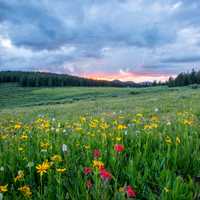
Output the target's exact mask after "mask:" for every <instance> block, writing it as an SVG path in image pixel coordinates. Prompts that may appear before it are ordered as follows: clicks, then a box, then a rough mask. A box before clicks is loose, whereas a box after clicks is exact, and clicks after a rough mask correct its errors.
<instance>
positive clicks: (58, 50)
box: [0, 0, 200, 81]
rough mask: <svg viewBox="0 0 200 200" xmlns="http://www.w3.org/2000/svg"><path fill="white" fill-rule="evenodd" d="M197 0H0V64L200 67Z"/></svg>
mask: <svg viewBox="0 0 200 200" xmlns="http://www.w3.org/2000/svg"><path fill="white" fill-rule="evenodd" d="M199 9H200V2H198V1H196V0H182V1H181V0H180V1H178V0H167V1H166V0H157V1H153V0H134V1H133V0H109V1H104V0H84V1H82V0H73V1H65V0H59V1H49V0H40V1H35V0H29V1H27V0H9V1H7V0H0V70H29V71H32V70H34V71H35V70H40V71H51V72H57V73H70V74H74V75H81V76H87V77H94V78H107V79H116V78H119V79H122V80H135V81H141V80H142V81H143V80H145V79H149V80H154V79H162V80H163V79H165V78H166V77H168V76H170V75H175V74H177V73H179V72H181V71H187V70H191V68H198V66H200V53H199V52H200V15H199Z"/></svg>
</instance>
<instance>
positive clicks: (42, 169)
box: [36, 160, 50, 176]
mask: <svg viewBox="0 0 200 200" xmlns="http://www.w3.org/2000/svg"><path fill="white" fill-rule="evenodd" d="M49 168H50V163H49V162H48V160H45V161H44V162H43V163H42V164H39V165H37V166H36V169H37V173H38V174H40V176H42V175H43V174H44V173H47V171H48V169H49Z"/></svg>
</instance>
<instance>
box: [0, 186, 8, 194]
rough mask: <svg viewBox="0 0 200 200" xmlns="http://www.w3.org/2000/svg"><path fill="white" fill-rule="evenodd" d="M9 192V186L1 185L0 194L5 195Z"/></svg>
mask: <svg viewBox="0 0 200 200" xmlns="http://www.w3.org/2000/svg"><path fill="white" fill-rule="evenodd" d="M7 191H8V185H0V193H4V192H7Z"/></svg>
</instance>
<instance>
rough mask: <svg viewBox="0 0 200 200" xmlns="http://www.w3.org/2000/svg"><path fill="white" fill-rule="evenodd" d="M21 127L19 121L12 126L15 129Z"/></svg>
mask: <svg viewBox="0 0 200 200" xmlns="http://www.w3.org/2000/svg"><path fill="white" fill-rule="evenodd" d="M21 127H22V125H21V124H19V123H17V124H15V126H14V128H15V129H20V128H21Z"/></svg>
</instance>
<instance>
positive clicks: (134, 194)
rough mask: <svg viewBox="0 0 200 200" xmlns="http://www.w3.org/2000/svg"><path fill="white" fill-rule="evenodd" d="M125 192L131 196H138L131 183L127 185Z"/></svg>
mask: <svg viewBox="0 0 200 200" xmlns="http://www.w3.org/2000/svg"><path fill="white" fill-rule="evenodd" d="M125 192H126V194H127V196H128V197H129V198H135V197H136V192H135V191H134V189H133V188H132V187H131V186H130V185H128V186H127V187H126V189H125Z"/></svg>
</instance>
